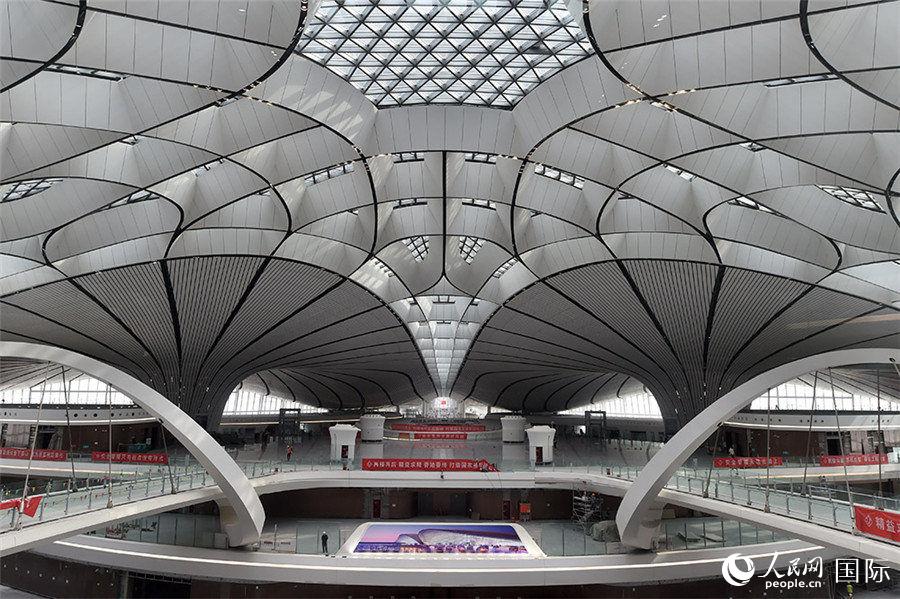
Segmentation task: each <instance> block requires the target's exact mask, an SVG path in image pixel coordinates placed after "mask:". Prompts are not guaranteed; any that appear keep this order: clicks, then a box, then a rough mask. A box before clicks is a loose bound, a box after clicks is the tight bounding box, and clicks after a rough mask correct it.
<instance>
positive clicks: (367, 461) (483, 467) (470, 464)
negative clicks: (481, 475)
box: [362, 458, 497, 472]
mask: <svg viewBox="0 0 900 599" xmlns="http://www.w3.org/2000/svg"><path fill="white" fill-rule="evenodd" d="M362 469H363V470H380V471H384V470H394V471H404V472H409V471H416V470H419V471H424V472H496V471H497V468H496V466H494V465H493V464H491V463H490V462H488V461H487V460H463V459H454V460H438V459H389V458H363V461H362Z"/></svg>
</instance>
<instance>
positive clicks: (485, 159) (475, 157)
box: [463, 152, 497, 164]
mask: <svg viewBox="0 0 900 599" xmlns="http://www.w3.org/2000/svg"><path fill="white" fill-rule="evenodd" d="M463 159H464V160H465V161H466V162H482V163H484V164H496V163H497V155H496V154H485V153H483V152H466V153H465V154H464V155H463Z"/></svg>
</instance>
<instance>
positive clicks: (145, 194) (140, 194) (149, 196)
mask: <svg viewBox="0 0 900 599" xmlns="http://www.w3.org/2000/svg"><path fill="white" fill-rule="evenodd" d="M159 198H160V196H159V195H157V194H155V193H153V192H152V191H147V190H146V189H139V190H137V191H136V192H134V193H133V194H131V195H129V196H125V197H124V198H122V199H121V200H116V201H115V202H113V203H112V204H110V205H109V207H110V208H116V207H118V206H124V205H125V204H136V203H137V202H146V201H147V200H158V199H159Z"/></svg>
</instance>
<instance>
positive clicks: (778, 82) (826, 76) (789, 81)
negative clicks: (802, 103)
mask: <svg viewBox="0 0 900 599" xmlns="http://www.w3.org/2000/svg"><path fill="white" fill-rule="evenodd" d="M832 79H837V75H834V74H832V73H823V74H821V75H804V76H802V77H787V78H785V79H773V80H771V81H766V82H765V83H763V85H765V86H766V87H784V86H786V85H799V84H801V83H812V82H813V81H829V80H832Z"/></svg>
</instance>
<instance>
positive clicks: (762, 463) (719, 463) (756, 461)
mask: <svg viewBox="0 0 900 599" xmlns="http://www.w3.org/2000/svg"><path fill="white" fill-rule="evenodd" d="M782 463H783V461H782V459H781V456H774V455H773V456H770V457H769V466H781V465H782ZM713 466H714V467H716V468H765V467H766V458H765V456H762V457H754V458H714V459H713Z"/></svg>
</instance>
